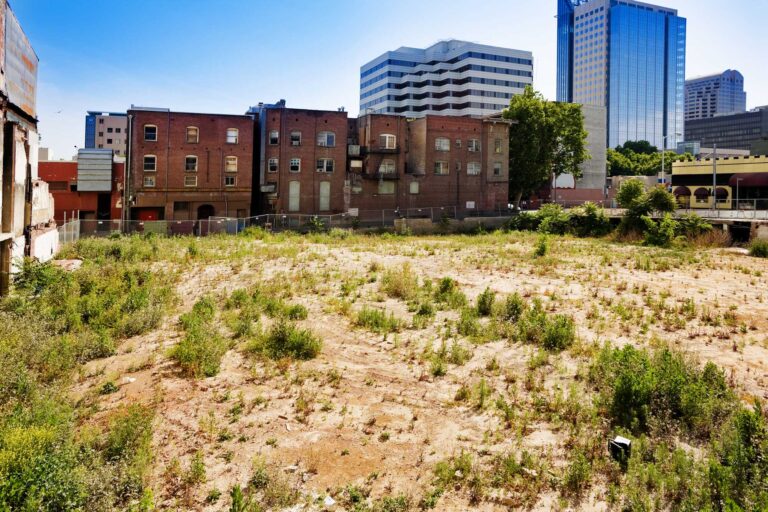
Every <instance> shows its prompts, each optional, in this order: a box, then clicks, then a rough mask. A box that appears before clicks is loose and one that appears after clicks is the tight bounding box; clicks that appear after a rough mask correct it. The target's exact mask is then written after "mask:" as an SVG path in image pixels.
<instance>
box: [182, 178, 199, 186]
mask: <svg viewBox="0 0 768 512" xmlns="http://www.w3.org/2000/svg"><path fill="white" fill-rule="evenodd" d="M184 186H185V187H196V186H197V176H184Z"/></svg>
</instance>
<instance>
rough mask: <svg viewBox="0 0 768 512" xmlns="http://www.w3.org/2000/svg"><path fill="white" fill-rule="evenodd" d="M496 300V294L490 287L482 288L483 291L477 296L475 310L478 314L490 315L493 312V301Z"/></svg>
mask: <svg viewBox="0 0 768 512" xmlns="http://www.w3.org/2000/svg"><path fill="white" fill-rule="evenodd" d="M495 300H496V294H495V293H494V292H493V291H491V289H490V288H486V289H485V290H483V293H481V294H480V295H478V296H477V303H476V305H475V310H476V311H477V314H478V315H480V316H490V315H491V313H492V312H493V303H494V301H495Z"/></svg>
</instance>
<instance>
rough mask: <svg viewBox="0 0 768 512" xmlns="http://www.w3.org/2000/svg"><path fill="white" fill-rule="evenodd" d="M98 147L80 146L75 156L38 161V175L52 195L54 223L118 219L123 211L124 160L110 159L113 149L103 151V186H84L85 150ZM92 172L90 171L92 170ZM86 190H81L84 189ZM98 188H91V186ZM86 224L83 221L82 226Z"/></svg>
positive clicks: (85, 169)
mask: <svg viewBox="0 0 768 512" xmlns="http://www.w3.org/2000/svg"><path fill="white" fill-rule="evenodd" d="M98 152H99V150H95V151H94V150H80V151H79V152H78V160H74V161H66V160H58V161H43V160H41V161H40V163H39V164H38V169H39V171H38V172H39V175H40V179H42V180H43V181H46V182H47V183H48V190H49V191H50V192H51V195H52V196H53V199H54V204H55V210H54V219H55V220H56V223H57V224H62V223H63V222H64V221H65V220H66V221H69V220H70V219H73V218H75V219H81V220H111V219H119V218H120V217H121V213H122V191H123V174H124V171H125V164H123V163H120V162H113V161H112V151H111V150H102V152H105V153H106V162H105V163H106V165H108V166H109V171H108V173H109V174H108V175H106V176H104V178H105V179H103V180H101V181H104V186H103V187H93V186H84V185H85V184H86V182H87V181H88V179H87V176H86V175H87V173H88V171H89V170H90V169H88V166H87V165H84V164H85V163H86V162H87V161H88V159H87V157H85V156H84V153H91V154H92V153H98ZM91 175H93V174H91ZM84 188H85V189H86V190H83V189H84ZM94 188H96V189H98V190H92V189H94ZM85 226H87V224H84V226H81V229H82V227H85Z"/></svg>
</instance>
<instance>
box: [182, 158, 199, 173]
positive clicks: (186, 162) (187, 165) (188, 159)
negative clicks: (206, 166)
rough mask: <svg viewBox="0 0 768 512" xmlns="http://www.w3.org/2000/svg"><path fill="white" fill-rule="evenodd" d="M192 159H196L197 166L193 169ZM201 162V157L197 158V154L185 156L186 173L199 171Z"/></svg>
mask: <svg viewBox="0 0 768 512" xmlns="http://www.w3.org/2000/svg"><path fill="white" fill-rule="evenodd" d="M192 159H194V161H195V168H194V169H193V170H190V168H189V162H190V160H192ZM199 163H200V159H198V158H197V155H186V156H185V157H184V173H188V172H197V171H198V164H199Z"/></svg>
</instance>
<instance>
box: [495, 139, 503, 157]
mask: <svg viewBox="0 0 768 512" xmlns="http://www.w3.org/2000/svg"><path fill="white" fill-rule="evenodd" d="M493 152H494V153H497V154H500V153H501V139H496V140H494V141H493Z"/></svg>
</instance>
